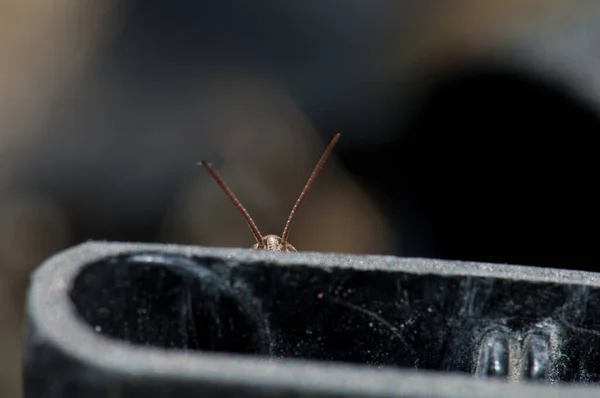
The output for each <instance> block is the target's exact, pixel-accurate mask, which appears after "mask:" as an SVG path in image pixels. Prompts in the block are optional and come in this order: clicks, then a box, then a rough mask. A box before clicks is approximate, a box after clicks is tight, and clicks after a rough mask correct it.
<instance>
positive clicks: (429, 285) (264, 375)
mask: <svg viewBox="0 0 600 398" xmlns="http://www.w3.org/2000/svg"><path fill="white" fill-rule="evenodd" d="M123 258H125V259H127V260H126V261H125V260H118V259H123ZM170 258H174V259H175V260H173V261H171V260H169V259H170ZM123 261H125V263H123ZM127 261H129V262H128V263H127ZM186 261H187V263H186ZM152 265H156V266H157V267H158V268H159V271H156V272H154V271H148V272H149V273H143V272H142V273H139V272H138V271H127V270H128V269H132V270H135V269H142V268H144V267H146V268H147V267H148V266H152ZM161 267H162V268H161ZM146 268H144V269H146ZM175 268H177V269H178V270H180V271H181V272H180V273H179V274H177V275H180V276H181V275H183V276H181V277H180V278H179V277H178V278H179V279H173V280H175V281H178V282H177V283H173V284H171V285H168V286H167V285H165V284H164V283H163V282H164V281H167V280H169V279H168V278H167V277H164V275H166V274H168V273H169V272H171V273H173V272H175V271H173V269H175ZM89 270H93V272H92V271H89ZM157 272H158V273H157ZM177 272H179V271H177ZM209 274H210V275H212V276H210V277H207V278H208V279H206V281H208V282H206V281H205V282H202V281H200V282H196V280H197V279H202V278H203V277H204V276H207V275H209ZM156 275H162V276H160V278H163V277H164V278H163V279H160V278H158V277H157V276H156ZM190 275H191V276H190ZM203 275H204V276H203ZM215 275H216V276H215ZM599 277H600V275H598V274H593V273H587V272H577V271H566V270H557V269H541V268H534V267H523V266H513V265H510V266H509V265H497V264H483V263H472V262H457V261H441V260H430V259H419V258H411V259H406V258H396V257H389V256H359V255H344V254H331V253H311V252H299V253H277V252H265V251H251V250H247V249H228V248H207V247H190V246H178V245H151V244H135V243H131V244H130V243H110V242H89V243H85V244H82V245H79V246H76V247H74V248H72V249H69V250H66V251H64V252H62V253H59V254H57V255H55V256H54V257H52V258H50V259H48V260H47V261H46V262H44V263H43V264H41V266H40V267H39V268H38V269H37V270H36V271H35V272H34V273H33V275H32V279H31V283H30V287H29V291H28V298H27V308H26V312H27V332H26V350H25V351H26V354H25V355H26V357H25V386H24V388H25V393H26V397H28V398H34V397H48V398H55V397H56V398H58V397H91V398H94V397H113V398H117V397H127V398H133V397H149V398H151V397H167V396H168V397H189V396H198V397H204V396H206V397H257V398H258V397H265V398H266V397H271V398H272V397H289V396H294V397H356V398H359V397H360V398H364V397H436V398H438V397H439V398H442V397H448V398H449V397H463V398H470V397H488V398H494V397H543V398H552V397H567V396H568V397H573V398H577V397H592V396H594V397H595V396H598V394H600V389H598V387H596V386H595V381H596V379H595V377H596V376H597V373H595V371H596V370H595V369H596V368H595V367H594V366H595V365H594V363H595V362H597V361H594V359H595V358H596V357H595V355H597V354H596V353H597V352H598V350H597V348H598V344H600V343H599V335H600V333H599V332H598V331H597V330H596V329H594V328H593V325H592V324H590V321H589V319H600V317H599V316H598V315H600V314H595V313H594V312H593V311H600V310H596V309H593V308H592V305H591V303H593V300H596V299H598V297H600V283H599V279H598V278H599ZM157 278H158V279H157ZM210 278H216V279H214V280H215V281H216V282H215V283H214V284H212V282H210V281H211V280H212V279H210ZM186 281H191V282H189V283H188V282H186ZM159 282H160V283H159ZM161 283H163V284H162V285H161ZM165 283H166V282H165ZM178 283H180V285H178ZM219 284H221V285H222V286H226V287H223V288H222V289H221V290H218V286H221V285H219ZM184 285H185V288H184V287H181V288H178V287H177V286H184ZM136 286H137V287H136ZM140 286H142V287H143V289H146V290H144V292H145V293H144V294H145V295H144V294H142V293H140V292H141V290H135V289H138V288H139V289H141V288H140ZM215 286H216V287H215ZM213 288H214V289H216V290H214V289H213ZM123 289H125V290H123ZM152 289H154V290H152ZM211 289H213V290H214V291H213V290H211ZM179 290H186V292H187V293H186V294H188V296H186V297H187V299H190V297H191V298H194V297H196V296H193V294H200V296H197V297H200V298H202V297H204V299H206V300H212V299H215V300H217V299H218V300H222V299H223V297H225V296H227V297H229V296H231V297H234V298H235V297H238V296H236V294H237V293H236V292H237V291H238V290H240V291H244V292H245V293H244V294H242V295H241V296H239V297H245V299H244V300H246V301H243V300H242V301H239V302H238V304H237V306H234V307H235V308H237V309H235V308H233V309H229V310H227V311H229V312H227V314H226V315H227V316H228V317H229V318H227V320H228V324H234V323H235V322H237V321H236V319H239V316H238V315H236V316H233V315H231V314H233V313H234V312H235V311H238V310H239V311H241V313H246V314H250V313H251V314H250V315H251V316H250V315H249V319H250V318H251V319H250V321H248V322H246V323H244V322H242V323H238V324H236V325H238V326H236V327H237V328H238V329H235V330H233V334H231V336H233V337H231V338H229V340H227V339H224V338H223V336H224V335H227V333H228V332H230V330H229V329H227V327H228V326H227V325H224V324H225V323H227V322H223V324H219V325H217V326H214V325H212V326H211V325H208V324H202V323H198V321H197V319H204V320H206V319H208V318H206V317H207V316H208V317H209V318H210V316H219V314H220V313H219V312H218V311H217V312H215V311H216V310H214V308H213V307H210V306H209V307H210V308H209V307H206V306H205V307H202V302H201V301H202V300H198V299H197V298H196V299H195V301H194V300H191V301H193V302H191V303H190V304H189V307H186V306H184V305H180V304H177V305H175V304H174V306H173V307H169V306H165V308H159V307H160V306H161V305H163V304H164V303H165V302H167V301H168V300H175V299H174V298H173V297H175V296H176V297H180V296H181V295H180V292H179ZM201 290H204V291H210V292H211V293H210V294H209V293H206V292H204V293H202V292H200V293H197V292H198V291H201ZM217 290H218V291H217ZM123 292H125V293H123ZM127 292H130V293H127ZM148 292H150V294H148ZM119 294H124V296H123V297H121V296H120V295H119ZM161 294H164V297H160V295H161ZM203 294H204V296H202V295H203ZM136 295H139V297H140V300H142V299H143V300H146V301H143V303H145V304H144V305H147V308H149V310H150V309H152V308H153V311H155V312H154V313H155V314H156V317H155V318H148V317H146V318H144V317H141V316H140V317H139V318H135V317H136V315H133V318H127V317H128V316H131V315H128V311H130V310H132V311H134V312H133V313H134V314H137V313H138V312H139V308H138V312H135V311H136V309H135V308H133V307H135V306H136V305H142V304H140V302H136V301H135V300H136ZM228 295H229V296H228ZM150 296H152V297H150ZM144 297H145V298H144ZM148 297H149V298H148ZM239 297H238V298H239ZM128 300H129V301H128ZM132 300H133V301H132ZM153 300H154V301H153ZM177 300H179V298H177ZM172 302H173V303H178V301H176V300H175V301H172ZM136 303H137V304H136ZM148 303H151V305H150V304H148ZM248 303H251V304H248ZM104 304H106V305H107V306H108V305H112V306H113V307H111V308H110V311H109V310H105V309H104V307H102V306H103V305H104ZM255 304H256V305H255ZM219 305H221V304H219ZM252 305H255V306H254V307H252V308H250V307H251V306H252ZM119 306H121V307H119ZM193 306H199V307H198V308H199V309H196V310H194V311H196V312H194V311H192V310H191V308H192V307H193ZM184 307H185V308H186V310H185V311H187V312H185V313H183V312H178V311H179V310H177V311H175V312H173V314H176V315H174V316H176V317H180V318H181V319H180V320H181V322H179V323H177V324H176V328H181V333H177V334H176V335H173V334H169V333H172V331H170V330H168V327H167V328H166V329H161V330H159V331H158V332H156V333H154V332H152V330H154V329H152V327H153V325H152V324H151V322H157V324H158V325H162V324H161V323H160V322H163V323H164V324H165V325H167V326H168V325H173V323H169V322H172V320H170V319H163V318H160V317H159V315H164V314H167V315H168V314H170V312H169V311H171V310H172V308H184ZM200 307H202V308H200ZM595 307H596V308H598V307H600V306H595ZM207 308H208V309H207ZM227 308H229V307H227ZM117 310H118V311H117ZM142 310H143V311H145V309H142ZM102 311H105V312H106V313H107V314H108V316H104V317H102V316H103V315H102ZM161 311H162V312H161ZM182 311H183V310H182ZM232 311H233V312H232ZM252 311H254V312H252ZM327 311H330V312H327ZM235 313H236V314H237V312H235ZM194 314H195V315H194ZM203 314H204V315H203ZM206 314H209V315H206ZM210 314H212V315H210ZM215 314H216V315H215ZM223 314H224V312H223ZM105 315H106V314H105ZM230 315H231V316H230ZM203 316H204V318H202V317H203ZM224 316H225V315H224ZM236 317H237V318H236ZM167 318H168V316H167ZM521 318H523V319H525V320H523V319H521ZM119 319H125V320H127V319H129V320H130V321H131V322H130V324H129V326H128V329H127V328H125V327H123V326H122V324H120V323H118V322H120V321H118V320H119ZM148 319H150V320H148ZM152 319H155V321H152ZM178 319H179V318H178ZM194 319H196V321H194ZM223 319H225V318H223ZM306 320H307V321H306ZM136 321H137V323H136ZM123 322H125V321H123ZM144 322H149V323H148V324H144ZM294 322H297V323H294ZM307 323H308V324H309V325H307ZM310 323H314V324H310ZM123 324H125V323H123ZM99 325H102V326H99ZM239 325H245V326H239ZM248 325H250V326H248ZM252 325H254V326H252ZM257 325H258V326H257ZM436 325H437V326H436ZM210 327H215V328H216V329H214V330H216V331H214V330H213V332H214V333H213V332H211V333H212V334H210V333H208V332H206V333H205V330H204V329H209V328H210ZM231 327H232V328H233V326H231ZM253 327H254V328H258V329H260V331H261V332H260V333H258V334H260V336H258V337H257V338H256V339H253V337H252V333H251V331H252V330H254V329H252V328H253ZM190 328H192V329H190ZM203 328H204V329H203ZM239 328H242V330H244V331H245V332H244V333H246V334H247V335H249V336H250V337H247V336H246V337H247V339H246V340H243V339H242V340H239V341H238V339H241V337H240V336H238V335H236V334H235V331H236V330H240V329H239ZM310 328H312V330H311V331H310V333H309V332H308V329H310ZM258 329H257V330H258ZM103 330H104V331H106V333H103V332H102V331H103ZM178 330H179V329H178ZM190 330H191V331H190ZM248 331H250V332H248ZM152 333H154V334H152ZM207 333H208V334H207ZM261 333H262V334H261ZM329 334H330V336H329V338H328V336H327V335H329ZM163 335H169V336H170V337H169V338H168V339H163V338H162V337H161V336H163ZM140 336H141V337H140ZM181 336H184V337H183V338H180V337H181ZM190 336H192V337H193V338H191V337H190ZM198 336H204V337H198ZM215 336H216V337H215ZM255 337H256V336H255ZM178 338H179V340H177V339H178ZM345 338H348V340H347V341H346V343H344V344H346V346H343V344H342V343H343V342H344V341H345V340H344V339H345ZM199 339H200V340H201V339H204V340H202V341H200V340H199ZM226 340H227V341H226ZM233 340H235V341H233ZM203 341H204V342H203ZM232 341H233V342H232ZM234 343H235V344H237V343H239V344H238V345H235V344H234ZM203 344H204V345H203ZM341 344H342V346H341V347H340V345H341ZM223 347H224V348H223ZM240 347H241V348H240ZM245 347H250V349H249V352H246V353H241V352H236V351H244V348H245ZM586 350H587V351H586ZM249 354H250V355H249ZM254 354H256V355H254ZM581 369H584V371H582V370H581ZM523 379H539V380H537V381H531V380H523ZM573 380H574V381H579V382H578V383H567V382H565V381H573ZM581 382H583V383H581ZM586 382H589V383H587V384H588V385H586ZM590 384H591V385H590Z"/></svg>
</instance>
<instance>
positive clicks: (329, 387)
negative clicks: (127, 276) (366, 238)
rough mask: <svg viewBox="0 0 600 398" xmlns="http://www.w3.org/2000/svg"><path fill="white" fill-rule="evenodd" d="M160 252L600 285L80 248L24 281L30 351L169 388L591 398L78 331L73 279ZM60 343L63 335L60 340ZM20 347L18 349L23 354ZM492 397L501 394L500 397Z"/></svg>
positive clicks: (310, 256) (451, 266)
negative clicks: (92, 268)
mask: <svg viewBox="0 0 600 398" xmlns="http://www.w3.org/2000/svg"><path fill="white" fill-rule="evenodd" d="M148 251H153V252H162V253H165V252H167V253H172V254H178V255H183V256H200V257H202V256H209V257H218V258H223V259H226V260H227V261H228V262H229V263H230V264H231V265H232V266H234V265H235V264H236V263H241V262H244V263H248V262H250V263H251V262H268V263H273V264H279V265H281V266H286V265H292V264H301V265H304V266H319V267H342V268H362V269H366V270H396V271H404V272H415V273H437V274H440V273H441V274H454V275H464V274H467V273H468V274H469V275H483V276H494V277H498V278H519V279H525V280H539V281H553V282H557V283H565V282H567V283H578V284H590V285H600V283H599V276H598V275H596V274H593V273H588V272H580V271H567V270H556V269H540V268H534V267H523V266H506V265H498V264H481V263H467V262H456V261H443V260H428V259H415V258H412V259H400V258H395V257H385V256H359V255H344V254H332V253H310V252H301V253H293V254H286V253H270V252H262V251H258V252H254V251H250V250H247V249H229V248H207V247H196V246H179V245H159V244H136V243H110V242H88V243H84V244H81V245H79V246H76V247H74V248H71V249H68V250H66V251H63V252H61V253H58V254H57V255H55V256H53V257H52V258H50V259H48V260H47V261H45V262H44V263H43V264H42V265H41V266H40V267H39V268H38V269H37V270H36V271H35V272H34V273H33V275H32V279H31V283H30V288H29V292H28V301H27V311H28V317H29V322H30V328H31V329H32V331H33V333H32V335H35V336H36V337H35V338H36V339H37V340H38V341H37V344H40V343H42V344H46V345H49V346H52V347H53V348H54V349H55V350H57V351H58V352H60V353H61V354H62V355H64V356H65V357H68V358H71V359H72V360H74V361H76V362H79V363H81V364H82V367H88V368H91V370H93V371H97V372H100V373H101V374H105V375H108V374H109V375H112V377H113V378H119V377H121V378H122V377H123V376H124V375H127V378H128V379H129V380H131V379H132V378H133V379H136V378H139V379H140V380H147V379H152V378H153V377H156V376H157V375H160V376H161V378H162V379H164V380H170V381H171V382H185V383H186V384H190V383H191V384H194V385H198V386H199V388H200V385H212V386H217V387H218V386H223V388H224V389H225V388H230V387H231V385H236V386H239V388H253V389H257V390H263V389H264V388H265V386H268V387H269V388H273V389H275V390H282V391H296V392H304V393H306V392H308V391H310V392H312V393H319V392H320V393H321V394H319V395H322V396H328V395H336V396H340V395H342V394H345V395H346V396H348V397H350V396H357V397H358V396H363V397H364V396H378V397H387V396H389V397H392V396H394V397H399V396H406V397H410V396H424V395H427V396H431V397H439V398H444V397H448V398H449V397H459V396H460V397H465V398H470V397H481V396H486V397H492V398H493V397H494V396H498V397H499V396H507V395H508V396H528V397H535V396H540V397H542V396H543V397H545V398H550V397H554V396H556V397H558V396H564V394H565V393H568V394H569V396H571V397H581V398H583V397H592V396H596V395H597V392H598V389H597V387H591V386H585V385H566V384H565V385H555V386H550V385H547V384H536V383H520V384H515V383H513V382H510V381H500V380H498V381H496V380H479V379H475V378H473V377H470V376H467V375H462V374H444V373H438V372H427V371H419V372H415V371H405V370H391V369H381V370H374V369H372V368H369V367H366V366H360V365H350V364H326V363H321V362H317V361H299V360H293V359H276V360H270V359H261V358H253V357H248V356H242V355H233V354H213V353H201V354H199V353H186V352H176V351H167V350H163V349H159V348H150V347H136V346H131V345H128V344H125V343H123V342H119V341H117V340H112V339H109V338H106V337H103V336H100V335H98V334H96V333H94V332H93V331H92V330H91V328H90V327H89V326H88V325H86V324H84V323H83V322H82V321H81V320H80V318H79V317H78V315H77V314H76V312H75V309H74V307H73V305H72V304H71V303H70V301H69V294H68V293H69V290H70V288H71V286H72V283H73V280H74V278H75V277H76V276H77V275H78V274H79V272H80V270H81V268H82V267H84V266H85V265H87V264H89V263H92V262H95V261H98V260H101V259H103V258H106V257H110V256H115V255H123V254H129V253H133V252H148ZM65 330H66V331H68V333H64V331H65ZM29 343H30V342H28V344H29ZM500 392H501V393H500Z"/></svg>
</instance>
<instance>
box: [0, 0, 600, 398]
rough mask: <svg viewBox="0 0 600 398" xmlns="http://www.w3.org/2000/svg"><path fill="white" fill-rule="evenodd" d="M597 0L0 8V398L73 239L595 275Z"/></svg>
mask: <svg viewBox="0 0 600 398" xmlns="http://www.w3.org/2000/svg"><path fill="white" fill-rule="evenodd" d="M599 38H600V4H598V3H597V2H594V1H584V0H569V1H566V0H545V1H535V0H530V1H526V0H519V1H516V0H508V1H507V0H504V1H487V2H480V1H476V0H451V1H446V2H435V1H403V2H399V1H396V2H392V1H384V0H372V1H368V2H366V1H356V0H347V1H345V2H343V5H342V4H341V3H340V2H339V1H335V0H318V1H317V0H310V1H304V2H285V1H262V2H258V3H257V2H251V1H248V0H221V1H214V2H191V1H185V0H175V1H172V2H169V4H168V5H166V3H165V2H159V1H156V0H137V1H136V0H130V1H121V2H116V1H111V0H109V1H103V2H81V1H74V0H56V1H52V2H42V1H32V0H19V1H17V0H0V151H1V156H0V163H1V164H0V255H1V260H0V261H1V262H0V321H1V322H0V396H2V397H8V398H12V397H19V396H21V384H20V383H21V379H20V377H21V374H20V373H21V351H20V345H21V338H22V322H23V315H22V313H23V303H24V299H25V291H26V290H25V289H26V287H27V283H28V277H29V273H30V272H31V270H32V269H33V268H35V267H36V266H37V265H38V264H39V263H40V262H41V261H43V260H44V259H45V258H47V257H48V256H50V255H52V254H54V253H56V252H57V251H59V250H62V249H64V248H67V247H70V246H73V245H75V244H77V243H80V242H83V241H86V240H88V239H104V240H116V241H138V242H139V241H141V242H171V243H184V244H197V245H213V246H229V247H250V246H251V245H252V244H253V243H254V242H253V238H252V235H251V234H250V231H249V229H248V227H247V226H246V224H245V223H244V220H243V219H242V217H241V215H240V214H239V213H238V212H237V210H235V208H234V207H233V205H232V204H231V203H230V202H229V201H228V200H227V198H226V197H225V195H224V194H223V193H222V192H221V191H220V190H219V188H218V186H217V185H216V184H215V183H214V181H213V180H212V179H211V178H210V177H209V176H208V175H206V173H205V172H204V170H203V169H202V168H200V167H198V166H197V162H198V161H199V160H203V159H206V160H209V161H210V162H211V163H212V164H213V165H214V166H215V168H216V169H217V170H218V171H219V172H220V173H221V174H222V176H223V177H224V178H225V179H226V181H227V182H228V184H229V185H230V186H231V187H232V189H233V190H234V192H235V193H236V195H237V196H238V197H239V199H240V200H241V201H242V203H243V204H244V205H245V206H246V208H247V209H248V210H249V211H250V213H251V214H252V216H253V218H254V220H255V221H256V223H257V224H258V227H259V228H260V229H261V232H263V234H268V233H275V234H281V232H282V230H283V226H284V224H285V220H286V218H287V215H288V213H289V211H290V209H291V207H292V205H293V203H294V201H295V199H296V197H297V195H298V194H299V193H300V190H301V189H302V186H303V184H304V183H305V182H306V179H307V178H308V176H309V174H310V172H311V170H312V168H313V166H314V164H315V162H316V161H317V159H318V157H319V156H320V154H321V152H322V150H323V149H324V147H325V146H326V145H327V143H328V142H329V140H330V139H331V137H332V136H333V135H334V134H335V133H338V132H339V133H341V135H342V138H341V140H340V143H339V144H338V146H337V147H336V149H335V151H334V153H333V156H332V157H331V159H330V161H329V163H328V164H327V166H326V167H325V169H324V171H323V173H322V174H321V176H320V178H319V180H318V181H317V183H316V184H315V185H314V187H313V189H312V191H311V193H310V195H309V196H308V198H307V200H306V201H305V202H304V204H303V207H302V208H301V209H300V210H299V212H298V214H297V216H298V217H297V219H296V221H295V223H294V228H293V230H292V233H291V239H290V240H291V243H292V244H293V245H295V246H296V247H297V248H298V249H299V250H304V251H332V252H346V253H365V254H393V255H399V256H419V257H433V258H447V259H460V260H476V261H489V262H500V263H511V264H524V265H534V266H546V267H559V268H569V269H581V270H591V271H595V270H598V265H599V264H598V252H597V250H596V247H597V245H596V240H597V239H596V237H597V232H593V231H596V230H597V226H598V222H597V218H598V217H597V206H598V203H599V201H598V199H599V198H598V193H597V190H596V185H597V180H598V178H597V171H598V167H597V159H598V158H597V155H596V154H597V151H598V149H597V148H598V145H596V141H595V139H594V137H596V136H597V135H598V134H599V133H600V39H599Z"/></svg>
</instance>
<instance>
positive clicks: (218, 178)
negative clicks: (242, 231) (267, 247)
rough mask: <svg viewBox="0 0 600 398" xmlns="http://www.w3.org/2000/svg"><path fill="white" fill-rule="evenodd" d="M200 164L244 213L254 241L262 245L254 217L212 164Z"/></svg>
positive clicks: (261, 237) (261, 238)
mask: <svg viewBox="0 0 600 398" xmlns="http://www.w3.org/2000/svg"><path fill="white" fill-rule="evenodd" d="M200 164H201V165H202V166H204V168H205V169H206V171H208V174H210V175H211V176H212V178H214V180H215V181H216V182H217V184H219V186H220V187H221V189H222V190H223V192H225V195H227V197H228V198H229V199H230V200H231V201H232V202H233V205H234V206H235V207H237V209H238V210H239V211H240V213H242V215H243V216H244V218H245V219H246V223H247V224H248V226H249V227H250V230H251V231H252V234H253V235H254V239H256V242H257V243H258V244H260V243H261V242H262V240H263V236H262V235H261V233H260V231H259V230H258V227H257V226H256V224H255V223H254V220H252V217H250V213H248V211H247V210H246V209H245V208H244V206H243V205H242V204H241V203H240V201H239V200H238V198H236V197H235V195H234V194H233V192H232V191H231V189H230V188H229V187H228V186H227V184H226V183H225V181H223V179H222V178H221V176H220V175H219V173H217V172H216V171H215V169H213V168H212V166H211V165H210V163H207V162H205V161H202V162H200Z"/></svg>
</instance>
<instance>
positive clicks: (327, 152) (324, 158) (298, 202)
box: [281, 133, 340, 246]
mask: <svg viewBox="0 0 600 398" xmlns="http://www.w3.org/2000/svg"><path fill="white" fill-rule="evenodd" d="M339 139H340V134H339V133H338V134H336V135H335V136H334V137H333V139H332V140H331V142H330V143H329V145H327V148H325V151H324V152H323V154H322V155H321V158H320V159H319V161H318V162H317V165H316V166H315V168H314V170H313V172H312V174H311V175H310V177H309V178H308V181H307V182H306V185H304V188H303V189H302V192H301V193H300V196H299V197H298V200H296V204H294V207H293V208H292V211H291V212H290V216H289V217H288V219H287V222H286V223H285V228H284V230H283V234H282V235H281V243H282V244H283V245H284V246H285V244H286V243H287V240H288V237H289V236H290V229H291V228H292V222H293V221H294V216H295V215H296V211H297V210H298V208H299V207H300V205H301V204H302V201H303V200H304V197H305V196H306V194H307V193H308V190H309V189H310V187H311V186H312V185H313V183H314V182H315V180H316V179H317V177H318V176H319V173H320V172H321V169H323V166H325V162H327V158H328V157H329V155H330V154H331V151H332V150H333V147H334V146H335V144H337V142H338V141H339Z"/></svg>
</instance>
